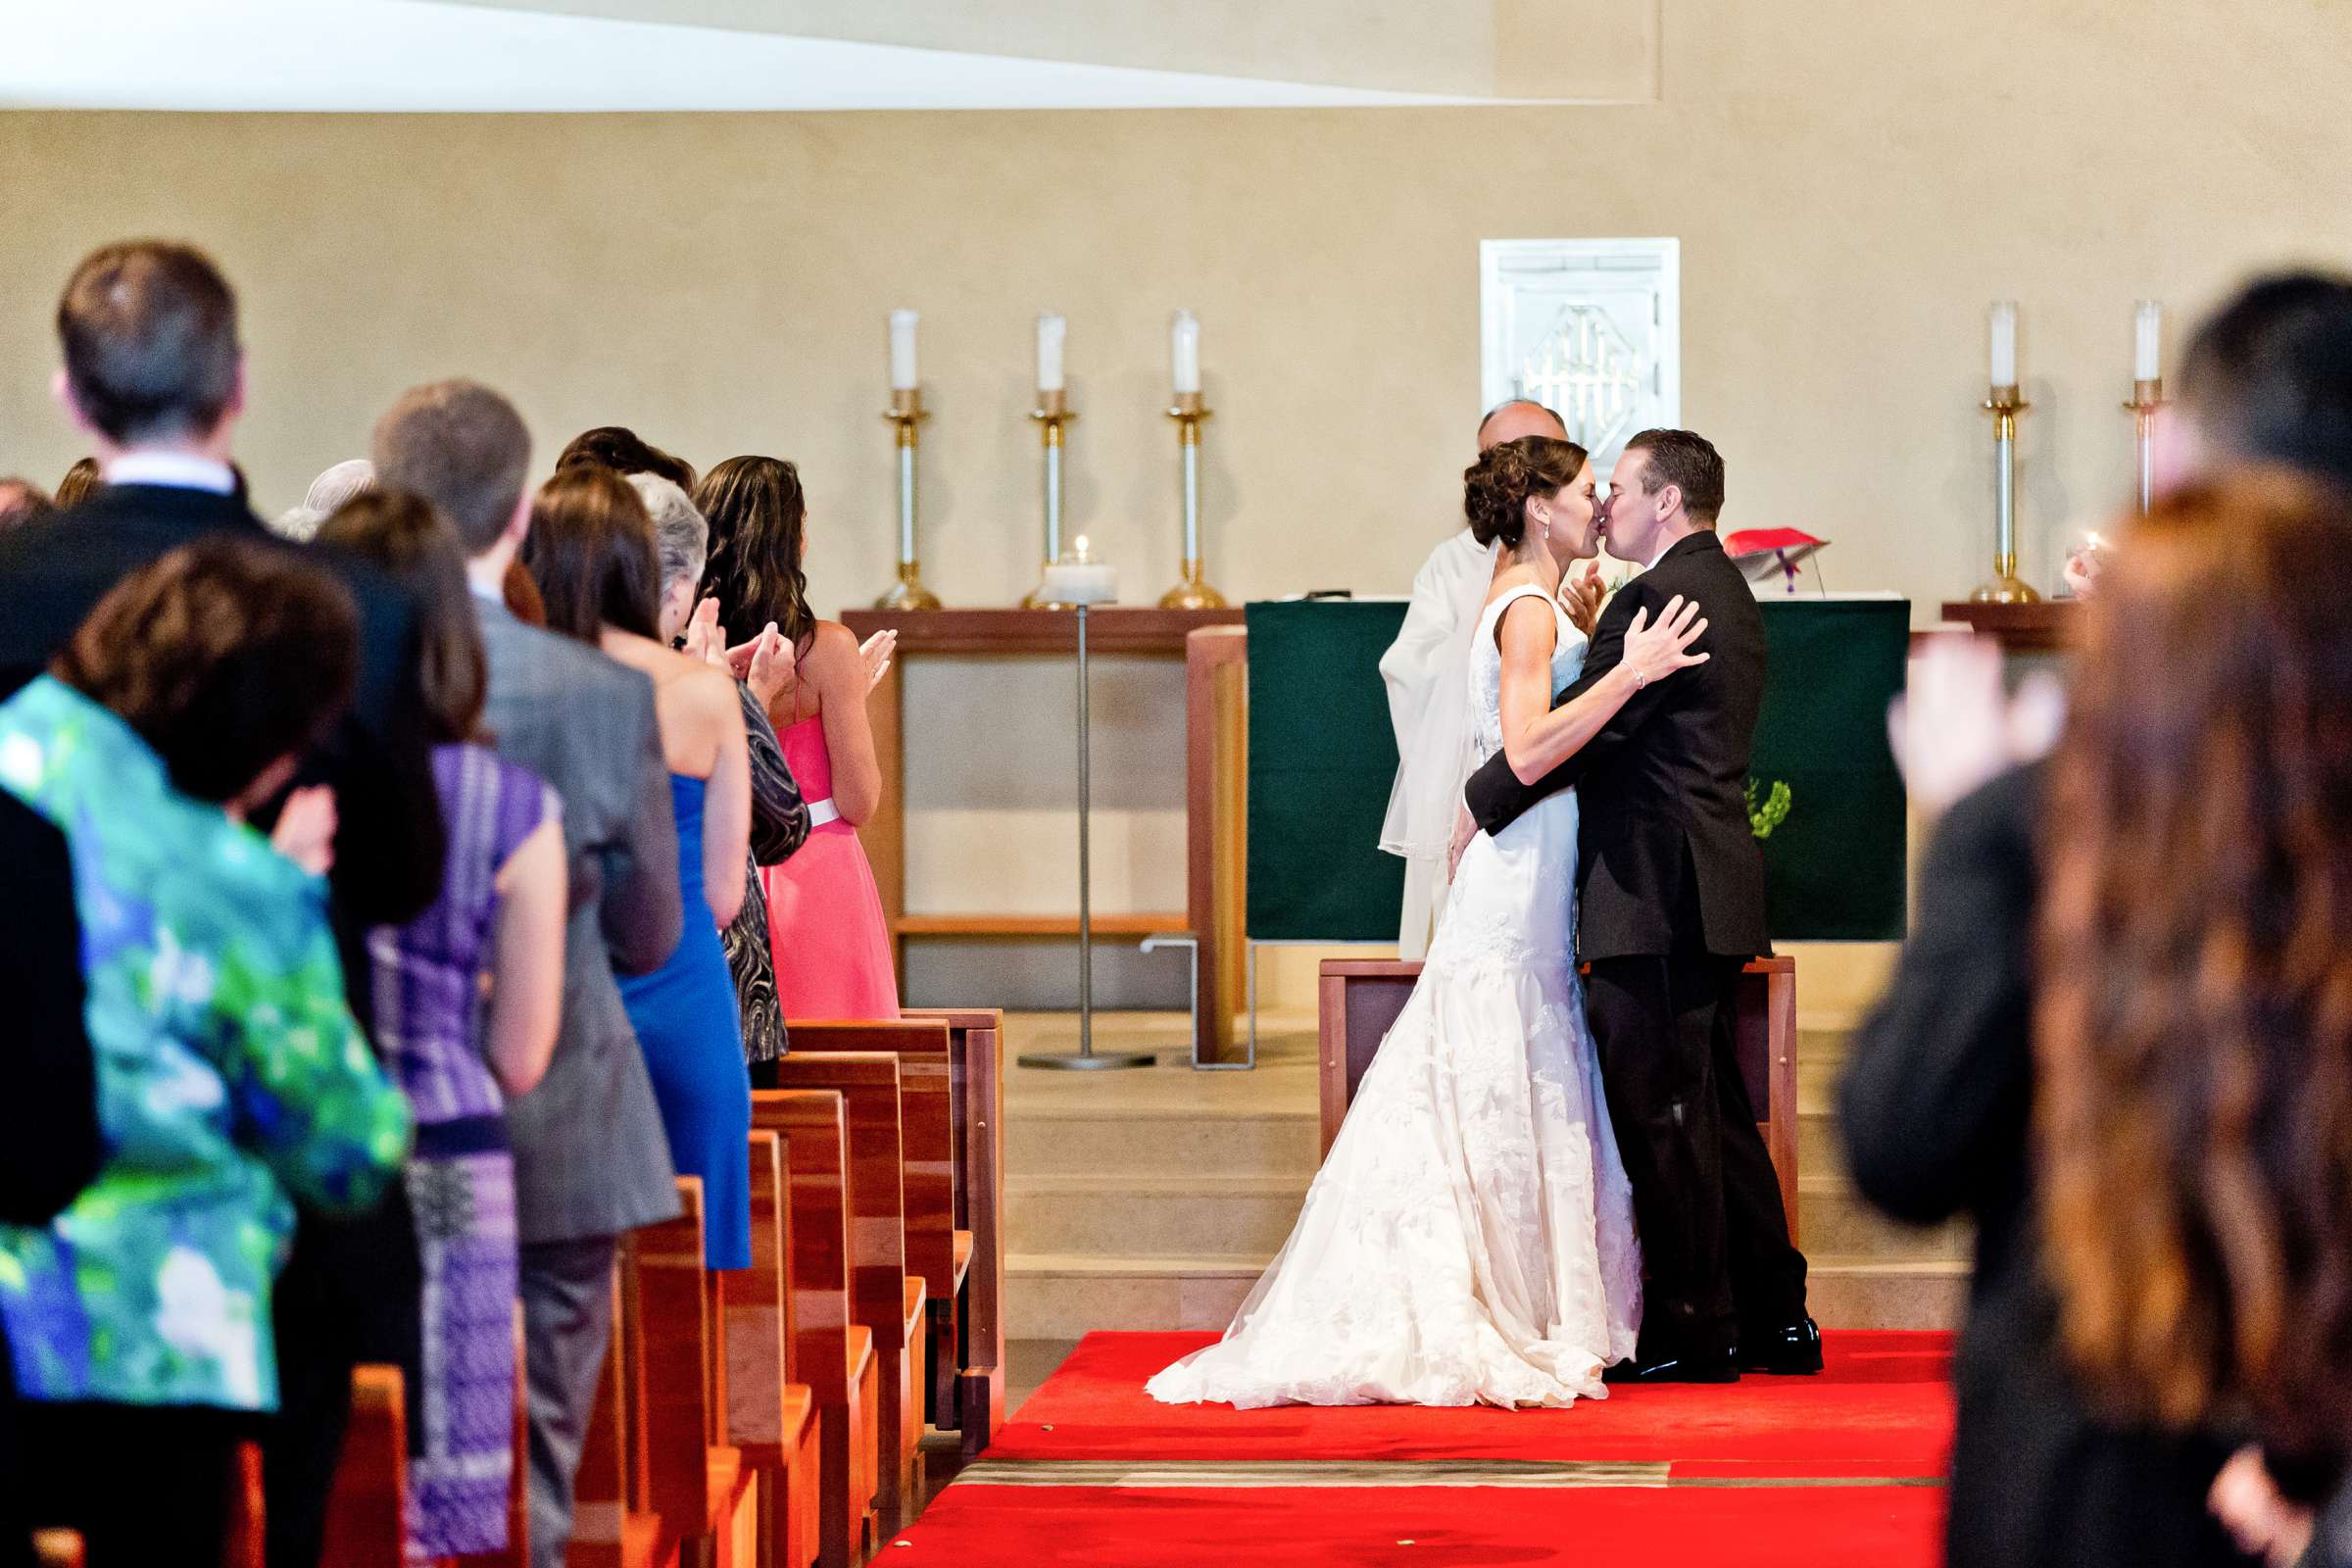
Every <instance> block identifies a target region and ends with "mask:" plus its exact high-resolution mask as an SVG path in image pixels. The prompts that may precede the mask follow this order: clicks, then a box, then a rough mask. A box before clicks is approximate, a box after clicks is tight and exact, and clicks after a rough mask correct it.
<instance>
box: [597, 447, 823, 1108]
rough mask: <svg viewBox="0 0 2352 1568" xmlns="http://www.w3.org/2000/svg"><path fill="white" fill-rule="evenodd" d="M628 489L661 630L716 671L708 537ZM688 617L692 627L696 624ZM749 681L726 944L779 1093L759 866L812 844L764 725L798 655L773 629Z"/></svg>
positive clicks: (652, 486)
mask: <svg viewBox="0 0 2352 1568" xmlns="http://www.w3.org/2000/svg"><path fill="white" fill-rule="evenodd" d="M628 480H629V483H630V485H631V486H632V487H633V488H634V489H635V490H636V491H637V494H638V497H639V499H641V500H642V501H644V502H645V510H646V511H647V512H648V513H649V514H651V515H652V516H653V519H654V545H655V549H656V551H657V553H658V554H659V556H660V558H661V565H662V631H663V633H664V634H665V635H674V628H676V627H678V626H681V625H682V626H684V627H685V628H686V633H685V636H686V651H687V652H688V653H689V654H692V655H694V656H696V657H698V658H703V659H707V660H709V661H710V662H712V663H716V664H721V665H724V664H726V662H727V650H726V646H725V643H726V639H725V635H724V633H722V632H721V631H719V629H718V626H717V618H718V608H719V607H718V604H717V602H716V601H715V600H705V601H703V602H702V603H701V604H700V605H697V604H696V603H695V598H694V595H695V585H696V584H697V583H699V582H701V581H702V577H703V568H704V566H705V564H707V561H708V555H709V547H710V538H711V529H710V525H709V523H708V522H707V521H705V519H704V517H703V515H702V513H701V512H700V511H698V510H697V509H696V508H695V505H694V503H693V502H692V501H691V500H689V499H688V498H687V495H686V492H685V491H683V490H680V489H679V488H678V487H677V486H676V485H675V484H673V483H671V482H670V481H669V480H667V479H663V478H661V477H659V476H657V475H655V474H651V473H633V474H630V475H629V476H628ZM690 617H691V618H690ZM742 652H743V653H744V654H745V657H744V658H743V659H742V661H741V662H743V663H744V665H745V666H746V667H745V670H744V679H743V680H742V682H741V684H739V685H738V686H737V687H736V693H737V696H738V699H739V701H740V703H741V706H742V708H743V730H744V739H745V741H746V743H747V747H746V749H747V751H748V753H749V755H750V759H751V769H752V853H751V860H750V864H749V865H748V866H747V867H746V870H747V875H746V877H745V880H744V887H743V907H742V908H740V909H739V910H737V911H736V914H735V918H734V919H733V920H732V921H731V922H729V923H728V926H727V928H726V930H724V931H722V932H720V933H719V940H720V943H721V945H722V946H724V947H725V948H726V950H727V967H728V968H729V969H730V970H732V971H733V973H734V976H735V1000H736V1003H737V1005H738V1006H740V1008H741V1009H742V1013H743V1057H744V1062H745V1064H746V1065H747V1066H748V1067H749V1068H750V1069H751V1074H752V1085H753V1087H754V1088H757V1089H767V1088H773V1087H774V1086H775V1063H776V1062H777V1061H778V1060H780V1059H781V1058H782V1057H783V1055H784V1053H785V1051H786V1050H787V1049H788V1041H787V1039H786V1035H785V1030H784V1009H783V1006H782V1005H780V1004H779V1003H778V1002H777V1000H776V964H775V957H774V956H773V953H772V952H771V950H770V949H769V947H768V942H767V897H766V895H765V894H764V893H763V892H762V891H761V890H760V866H762V865H775V864H778V863H780V862H781V861H783V860H784V859H785V858H787V857H788V856H790V855H791V854H792V853H793V852H794V851H795V850H797V849H799V848H800V847H801V846H802V845H803V844H805V843H807V842H808V840H809V808H808V806H807V804H806V803H805V802H803V801H802V799H801V789H800V786H799V785H798V784H796V783H795V782H794V781H793V777H792V770H791V769H790V768H789V767H787V766H785V765H784V749H783V747H782V746H781V745H779V744H778V743H777V740H776V732H775V728H774V727H773V726H772V725H770V724H769V723H768V721H767V705H768V704H769V703H771V702H773V701H774V700H775V697H776V694H777V692H779V691H781V690H782V689H783V687H784V685H785V683H786V682H788V681H789V680H791V678H792V673H793V662H792V657H791V649H790V648H789V647H788V646H787V645H786V643H785V642H784V639H783V637H782V636H781V635H780V634H779V633H777V632H776V631H775V630H774V629H773V628H772V627H771V628H769V629H767V630H765V631H763V632H762V633H761V634H760V636H759V637H758V638H757V639H755V640H754V643H753V645H752V646H751V647H750V648H749V649H748V650H746V651H742Z"/></svg>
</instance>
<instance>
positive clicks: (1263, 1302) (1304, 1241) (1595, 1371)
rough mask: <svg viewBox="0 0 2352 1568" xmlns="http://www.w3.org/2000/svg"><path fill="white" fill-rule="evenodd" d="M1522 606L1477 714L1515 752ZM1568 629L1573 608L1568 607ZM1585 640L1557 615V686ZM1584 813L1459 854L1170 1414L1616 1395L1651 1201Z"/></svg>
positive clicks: (1575, 666)
mask: <svg viewBox="0 0 2352 1568" xmlns="http://www.w3.org/2000/svg"><path fill="white" fill-rule="evenodd" d="M1528 596H1533V597H1536V598H1544V597H1545V595H1544V590H1543V589H1542V588H1540V587H1536V586H1533V585H1523V586H1521V587H1520V588H1517V589H1514V590H1513V591H1511V592H1509V593H1506V594H1504V595H1503V596H1502V597H1500V598H1498V599H1496V600H1495V603H1493V604H1491V605H1489V606H1488V607H1487V608H1486V612H1485V613H1484V614H1482V615H1481V616H1480V618H1479V622H1478V631H1477V636H1476V639H1475V641H1474V643H1473V645H1472V649H1471V654H1470V668H1469V680H1470V702H1471V713H1472V717H1473V722H1474V723H1475V725H1476V727H1477V743H1478V744H1477V750H1478V755H1479V758H1480V760H1485V759H1486V758H1489V757H1492V756H1493V755H1494V754H1495V752H1497V751H1499V750H1500V749H1501V747H1502V717H1501V711H1500V701H1499V692H1500V684H1501V663H1502V661H1501V654H1500V652H1499V651H1498V649H1497V647H1496V645H1495V625H1496V623H1497V622H1498V621H1499V620H1500V619H1501V616H1502V612H1503V609H1504V607H1505V606H1507V605H1509V604H1510V603H1511V602H1512V601H1513V600H1515V599H1519V598H1523V597H1528ZM1554 613H1555V614H1556V613H1557V611H1556V608H1555V612H1554ZM1585 646H1586V639H1585V637H1584V635H1583V634H1582V633H1581V632H1579V631H1577V630H1576V629H1575V627H1574V626H1572V625H1571V624H1570V623H1569V622H1568V620H1567V619H1566V617H1565V616H1561V617H1560V642H1559V650H1558V652H1557V653H1555V654H1554V655H1553V656H1552V668H1551V674H1552V682H1553V688H1552V689H1553V690H1555V691H1556V690H1558V689H1559V688H1561V687H1563V686H1566V685H1567V684H1568V683H1569V682H1570V681H1572V680H1574V679H1575V678H1576V675H1577V672H1578V671H1579V670H1580V669H1581V668H1582V667H1583V665H1584V658H1585ZM1575 905H1576V795H1575V792H1573V791H1566V790H1564V791H1561V792H1560V793H1558V794H1555V795H1552V796H1549V797H1547V798H1545V799H1544V800H1543V801H1542V802H1540V803H1538V804H1537V805H1536V807H1535V808H1534V809H1531V810H1530V811H1528V813H1527V814H1526V815H1524V816H1522V817H1520V818H1519V820H1517V821H1516V822H1513V823H1512V824H1511V825H1510V826H1509V827H1507V828H1505V829H1503V830H1502V833H1501V834H1500V836H1498V837H1489V836H1487V835H1485V834H1481V835H1480V836H1479V837H1478V838H1477V839H1475V840H1473V841H1472V842H1471V845H1470V848H1469V850H1468V851H1467V852H1466V853H1465V854H1464V855H1463V857H1462V863H1461V868H1460V870H1459V872H1458V873H1457V874H1456V876H1455V879H1454V884H1453V892H1452V895H1451V896H1450V898H1449V899H1448V900H1447V902H1446V911H1445V914H1444V916H1443V917H1442V918H1441V920H1440V922H1439V925H1438V932H1437V936H1436V937H1435V938H1434V939H1433V940H1432V942H1431V944H1430V950H1429V957H1428V960H1427V962H1426V964H1425V965H1424V967H1423V969H1422V971H1421V980H1420V983H1419V984H1418V985H1416V986H1415V987H1414V988H1413V994H1412V997H1411V999H1410V1000H1409V1001H1407V1002H1406V1003H1405V1005H1404V1010H1403V1011H1402V1012H1401V1013H1399V1014H1398V1015H1397V1023H1396V1026H1395V1027H1394V1028H1393V1029H1391V1030H1390V1031H1389V1036H1388V1038H1387V1039H1386V1040H1385V1041H1383V1042H1382V1043H1381V1048H1380V1053H1379V1054H1378V1055H1376V1056H1375V1057H1373V1060H1372V1065H1371V1066H1370V1068H1368V1069H1367V1070H1366V1071H1365V1073H1364V1078H1363V1083H1362V1085H1361V1087H1360V1088H1359V1089H1358V1090H1357V1092H1356V1096H1355V1101H1354V1103H1353V1104H1352V1105H1351V1106H1349V1108H1348V1120H1347V1123H1346V1125H1344V1126H1343V1127H1342V1128H1341V1129H1340V1136H1339V1138H1338V1139H1337V1140H1336V1141H1335V1142H1334V1143H1333V1145H1332V1148H1331V1154H1330V1156H1329V1157H1328V1158H1327V1159H1325V1161H1324V1162H1323V1168H1322V1170H1321V1171H1320V1172H1319V1173H1318V1174H1317V1175H1316V1177H1315V1181H1314V1186H1313V1188H1312V1189H1311V1190H1310V1191H1309V1192H1308V1193H1307V1195H1306V1206H1305V1208H1304V1210H1303V1211H1302V1212H1301V1213H1300V1214H1299V1223H1298V1225H1297V1226H1296V1227H1295V1228H1293V1230H1292V1232H1291V1238H1290V1240H1289V1241H1288V1242H1287V1243H1285V1244H1284V1246H1283V1250H1282V1251H1281V1253H1280V1254H1279V1255H1278V1256H1276V1257H1275V1259H1274V1262H1273V1264H1272V1266H1270V1267H1269V1268H1268V1269H1267V1270H1266V1273H1265V1276H1264V1278H1262V1279H1260V1280H1259V1281H1258V1283H1257V1287H1256V1289H1255V1290H1253V1291H1252V1292H1251V1293H1250V1299H1248V1300H1247V1301H1246V1302H1244V1303H1243V1306H1242V1309H1241V1311H1240V1312H1239V1313H1238V1314H1237V1315H1236V1316H1235V1318H1234V1321H1233V1326H1232V1327H1230V1328H1228V1329H1227V1330H1226V1331H1225V1337H1224V1338H1223V1339H1222V1340H1220V1341H1219V1342H1218V1343H1216V1344H1215V1345H1212V1346H1210V1347H1208V1348H1206V1349H1203V1350H1200V1351H1196V1352H1195V1353H1194V1354H1192V1355H1188V1356H1186V1357H1185V1358H1184V1359H1183V1360H1181V1361H1178V1362H1177V1363H1176V1364H1175V1365H1174V1366H1171V1367H1169V1368H1167V1369H1166V1370H1165V1371H1163V1372H1161V1373H1160V1374H1159V1375H1158V1376H1157V1377H1154V1378H1153V1379H1152V1381H1151V1383H1150V1385H1149V1390H1150V1393H1151V1394H1152V1397H1154V1398H1157V1399H1160V1400H1163V1401H1165V1402H1167V1403H1170V1404H1186V1403H1195V1402H1200V1401H1204V1400H1205V1401H1221V1402H1226V1403H1231V1404H1234V1405H1237V1406H1240V1407H1242V1408H1245V1409H1248V1408H1253V1407H1256V1406H1261V1405H1271V1404H1372V1403H1396V1404H1429V1405H1466V1404H1471V1403H1486V1404H1494V1405H1501V1406H1504V1407H1515V1406H1520V1405H1565V1404H1568V1403H1570V1402H1571V1401H1573V1400H1574V1399H1575V1398H1576V1397H1578V1396H1580V1395H1581V1396H1583V1397H1587V1398H1600V1397H1604V1394H1605V1391H1604V1390H1603V1388H1602V1386H1601V1381H1600V1373H1601V1368H1602V1367H1603V1366H1604V1365H1606V1364H1608V1363H1610V1362H1614V1361H1621V1360H1625V1359H1628V1358H1630V1357H1631V1356H1632V1355H1633V1353H1634V1339H1635V1334H1636V1331H1637V1329H1638V1328H1639V1326H1640V1324H1641V1318H1642V1257H1641V1250H1640V1248H1639V1246H1638V1245H1637V1243H1636V1241H1635V1236H1634V1204H1633V1192H1632V1189H1631V1188H1630V1187H1629V1186H1628V1185H1627V1183H1626V1176H1625V1167H1624V1165H1623V1163H1622V1162H1621V1161H1620V1160H1619V1158H1618V1155H1617V1141H1616V1138H1615V1137H1614V1136H1613V1135H1612V1134H1611V1132H1610V1129H1609V1113H1608V1107H1607V1105H1606V1103H1604V1102H1603V1100H1602V1099H1601V1090H1600V1072H1599V1067H1598V1064H1597V1061H1596V1059H1595V1055H1594V1052H1593V1035H1592V1031H1591V1029H1590V1027H1589V1026H1588V1025H1587V1023H1586V1021H1585V999H1584V985H1583V982H1582V981H1580V980H1579V979H1578V978H1577V975H1576V924H1575Z"/></svg>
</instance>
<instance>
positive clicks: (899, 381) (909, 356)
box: [890, 311, 922, 392]
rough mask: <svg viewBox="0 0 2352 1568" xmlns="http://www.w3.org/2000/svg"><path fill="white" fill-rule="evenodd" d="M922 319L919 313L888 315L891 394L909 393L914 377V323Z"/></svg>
mask: <svg viewBox="0 0 2352 1568" xmlns="http://www.w3.org/2000/svg"><path fill="white" fill-rule="evenodd" d="M921 319H922V313H921V312H919V311H893V312H891V313H890V389H891V390H892V391H893V392H911V391H913V390H914V388H915V385H916V382H915V375H914V323H915V322H917V321H919V320H921Z"/></svg>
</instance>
